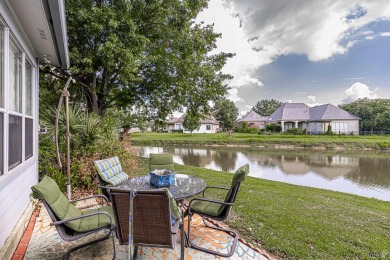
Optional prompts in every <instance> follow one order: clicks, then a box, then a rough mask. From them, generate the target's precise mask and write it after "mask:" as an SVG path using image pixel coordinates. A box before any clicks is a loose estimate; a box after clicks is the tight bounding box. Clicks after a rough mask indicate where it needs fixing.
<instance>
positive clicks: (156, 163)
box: [149, 153, 175, 171]
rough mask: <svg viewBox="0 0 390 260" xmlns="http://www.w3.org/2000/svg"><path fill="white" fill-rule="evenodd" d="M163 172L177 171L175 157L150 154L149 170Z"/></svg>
mask: <svg viewBox="0 0 390 260" xmlns="http://www.w3.org/2000/svg"><path fill="white" fill-rule="evenodd" d="M156 169H157V170H162V169H167V170H171V171H175V168H174V164H173V155H172V154H169V153H163V154H153V153H151V154H150V159H149V170H150V171H153V170H156Z"/></svg>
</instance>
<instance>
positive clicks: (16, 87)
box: [9, 41, 22, 113]
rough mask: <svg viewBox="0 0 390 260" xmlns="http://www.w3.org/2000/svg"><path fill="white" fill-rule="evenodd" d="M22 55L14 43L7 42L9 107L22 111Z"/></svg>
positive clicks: (12, 109)
mask: <svg viewBox="0 0 390 260" xmlns="http://www.w3.org/2000/svg"><path fill="white" fill-rule="evenodd" d="M21 60H22V55H21V52H20V51H19V50H18V48H17V47H16V45H15V44H14V43H13V42H12V41H10V44H9V109H10V110H11V111H15V112H19V113H21V112H22V84H21V83H22V82H21V81H22V62H21Z"/></svg>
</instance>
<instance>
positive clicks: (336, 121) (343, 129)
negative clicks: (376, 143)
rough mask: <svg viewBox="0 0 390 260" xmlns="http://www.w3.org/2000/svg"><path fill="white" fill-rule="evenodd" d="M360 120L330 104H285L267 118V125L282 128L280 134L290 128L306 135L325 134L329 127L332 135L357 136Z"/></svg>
mask: <svg viewBox="0 0 390 260" xmlns="http://www.w3.org/2000/svg"><path fill="white" fill-rule="evenodd" d="M359 120H360V118H359V117H357V116H355V115H352V114H350V113H349V112H347V111H345V110H343V109H341V108H339V107H336V106H334V105H331V104H325V105H321V106H315V107H309V106H308V105H306V104H303V103H285V104H283V105H281V106H280V107H279V108H278V109H277V110H276V111H275V112H274V113H272V114H271V115H270V116H269V118H268V122H269V123H277V124H280V125H281V126H282V132H286V131H287V130H288V129H290V128H301V129H306V130H307V131H308V133H313V134H321V133H326V132H327V130H328V126H331V129H332V132H333V133H341V134H359Z"/></svg>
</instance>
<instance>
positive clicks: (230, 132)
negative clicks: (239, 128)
mask: <svg viewBox="0 0 390 260" xmlns="http://www.w3.org/2000/svg"><path fill="white" fill-rule="evenodd" d="M232 132H233V131H232V129H229V131H228V134H229V137H232Z"/></svg>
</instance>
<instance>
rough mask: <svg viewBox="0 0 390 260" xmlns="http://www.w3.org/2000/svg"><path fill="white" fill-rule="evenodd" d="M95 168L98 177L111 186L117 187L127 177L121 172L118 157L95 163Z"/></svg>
mask: <svg viewBox="0 0 390 260" xmlns="http://www.w3.org/2000/svg"><path fill="white" fill-rule="evenodd" d="M94 163H95V167H96V169H97V172H98V174H99V176H100V177H101V178H102V179H103V180H104V181H105V182H107V183H109V184H111V185H112V186H118V185H120V184H121V183H122V182H123V181H125V180H127V179H128V178H129V176H128V175H127V174H126V173H124V172H123V171H122V167H121V164H120V162H119V159H118V157H112V158H108V159H105V160H100V161H95V162H94Z"/></svg>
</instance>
